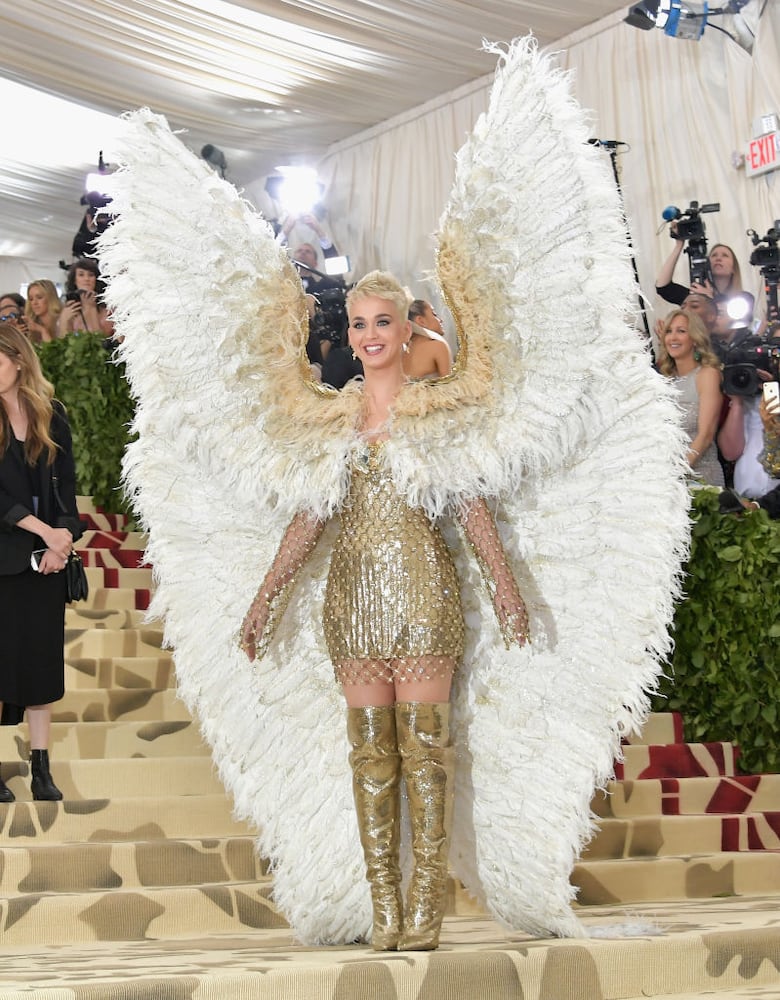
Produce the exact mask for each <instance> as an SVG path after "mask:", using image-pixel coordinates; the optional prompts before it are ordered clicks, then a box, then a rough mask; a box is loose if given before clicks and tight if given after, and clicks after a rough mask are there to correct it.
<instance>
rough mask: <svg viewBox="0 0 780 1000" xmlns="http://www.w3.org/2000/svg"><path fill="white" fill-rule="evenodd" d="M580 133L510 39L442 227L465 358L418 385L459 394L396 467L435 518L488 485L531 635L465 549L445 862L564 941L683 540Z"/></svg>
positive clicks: (659, 407) (672, 410)
mask: <svg viewBox="0 0 780 1000" xmlns="http://www.w3.org/2000/svg"><path fill="white" fill-rule="evenodd" d="M587 129H588V121H587V118H586V117H585V116H584V114H583V112H582V110H581V109H580V108H579V107H578V106H577V104H576V102H575V101H574V100H573V99H572V97H571V94H570V91H569V85H568V80H567V78H566V77H565V76H564V75H563V74H562V73H560V72H559V71H557V70H555V69H554V68H553V67H552V66H551V64H550V62H549V60H548V59H546V58H544V57H542V56H540V55H539V54H538V52H537V50H536V46H535V43H534V42H533V40H524V41H521V42H516V43H514V44H513V45H512V46H511V47H510V48H509V49H508V51H506V52H505V53H502V65H501V66H500V68H499V71H498V74H497V78H496V83H495V86H494V88H493V92H492V96H491V101H490V107H489V110H488V111H487V113H486V114H485V115H483V116H482V117H481V118H480V120H479V121H478V123H477V125H476V127H475V129H474V132H473V135H472V136H471V137H470V139H469V141H468V142H467V143H466V145H465V146H464V148H463V149H462V150H461V151H460V153H459V155H458V164H457V176H456V181H455V185H454V189H453V192H452V196H451V201H450V204H449V205H448V207H447V209H446V211H445V213H444V216H443V218H442V221H441V233H440V253H439V261H438V267H439V278H440V281H441V284H442V289H443V292H444V294H445V297H446V299H447V301H448V302H449V304H450V306H451V308H452V311H453V314H454V316H455V318H456V320H457V321H458V323H459V325H460V328H461V330H460V332H461V336H462V337H463V338H464V343H465V351H464V353H463V356H462V358H461V359H460V360H459V364H460V366H461V373H460V375H459V376H456V378H455V379H453V380H452V382H451V383H450V384H444V385H441V386H439V387H435V386H433V387H430V388H425V389H422V390H419V391H425V392H428V393H429V394H431V395H432V394H434V393H435V392H436V391H438V392H440V393H441V396H442V399H445V400H446V397H447V396H448V395H449V396H450V400H449V402H450V403H452V404H456V403H457V407H456V408H455V409H453V408H452V406H448V405H447V404H446V403H440V405H439V406H438V408H436V409H435V411H434V412H433V413H432V415H431V416H430V418H426V420H424V421H421V420H419V419H415V418H414V415H413V408H412V407H410V408H409V416H408V417H404V416H403V415H401V416H400V417H399V420H398V426H397V428H396V432H397V433H396V434H394V438H393V442H392V447H393V448H394V449H396V451H395V456H396V458H395V461H396V471H397V478H398V480H399V481H406V482H407V483H408V484H409V485H408V487H407V489H408V491H409V493H410V494H412V495H416V496H417V497H419V498H420V499H421V501H422V502H423V503H425V504H426V505H427V506H428V507H429V508H430V509H431V510H432V511H435V510H437V509H439V508H440V507H441V505H442V498H443V496H444V492H445V490H449V491H450V493H452V492H453V491H455V492H457V491H458V490H459V489H460V490H461V491H462V492H463V493H464V494H466V495H468V494H472V493H473V492H474V491H475V490H476V489H481V490H482V491H484V492H486V493H488V494H490V495H492V496H494V497H495V498H497V512H498V517H499V520H500V525H501V528H502V531H503V536H504V541H505V544H506V547H507V549H508V550H509V552H510V553H511V556H512V559H513V561H514V565H515V567H516V568H517V572H518V577H519V582H520V584H521V590H522V591H523V593H524V595H525V597H526V600H527V602H528V604H529V606H530V612H531V633H532V638H533V643H532V645H531V646H530V647H527V648H525V649H522V650H519V649H514V650H509V651H507V650H506V649H504V648H503V647H502V645H501V642H500V638H499V635H498V631H497V629H496V627H495V624H494V620H493V614H492V610H491V608H490V606H489V604H488V602H487V600H486V597H485V592H484V589H482V588H481V587H480V582H479V580H478V579H477V576H476V572H475V570H474V568H473V565H472V562H471V560H470V559H469V558H468V556H467V554H466V553H464V551H463V550H462V548H461V549H460V554H459V569H460V572H461V574H462V577H463V579H464V581H465V585H464V602H465V603H466V611H467V617H468V621H469V623H470V624H471V625H472V626H473V627H471V628H469V639H470V646H469V649H468V651H467V656H466V661H465V663H464V666H463V669H462V670H461V671H460V673H459V675H458V679H457V683H456V691H455V697H454V706H455V716H456V730H457V736H458V744H459V749H460V754H459V762H460V765H459V775H458V790H457V795H458V801H457V803H456V809H455V824H456V826H455V836H454V842H453V852H452V858H453V863H454V866H455V868H456V870H457V872H458V874H459V875H460V876H461V878H462V879H463V881H464V882H465V884H466V885H467V886H468V887H469V888H471V889H472V891H473V892H474V893H475V894H476V895H477V896H478V898H479V899H480V900H482V901H483V902H484V903H485V904H486V905H487V906H488V908H489V909H490V911H491V912H492V913H493V914H494V915H495V916H496V917H498V918H499V919H500V920H502V921H504V922H505V923H506V924H508V925H509V926H511V927H515V928H519V929H523V930H526V931H530V932H532V933H539V934H544V933H550V932H552V933H554V934H560V935H577V934H580V933H582V929H581V927H580V925H579V923H578V921H577V920H576V918H575V917H574V915H573V913H572V910H571V907H570V902H571V899H572V897H573V890H572V889H571V887H570V884H569V877H570V873H571V869H572V867H573V864H574V861H575V860H576V857H577V855H578V852H579V850H580V849H581V847H582V846H583V845H584V844H585V843H586V842H587V840H588V839H589V837H590V836H591V834H592V832H593V823H592V816H591V812H590V800H591V797H592V795H593V792H594V790H595V788H597V787H599V786H602V785H603V784H604V783H605V781H606V780H607V779H608V778H609V777H610V775H611V773H612V770H613V759H614V757H615V756H616V755H617V754H619V752H620V737H621V734H624V733H626V732H628V731H630V730H632V729H635V728H636V727H637V726H639V725H640V724H641V723H642V721H643V720H644V718H645V716H646V713H647V709H648V700H647V692H648V691H651V690H652V689H653V688H654V686H655V683H656V678H657V676H658V672H659V666H658V662H659V658H660V657H662V656H663V655H664V654H665V653H667V652H668V650H669V637H668V625H669V623H670V621H671V618H672V613H673V602H674V598H675V596H676V595H677V594H678V586H679V571H680V563H681V558H682V556H683V554H684V551H685V547H686V544H687V534H688V518H687V510H688V496H687V490H686V489H685V485H684V472H685V467H684V462H683V458H682V456H683V449H684V442H683V438H682V435H681V431H680V427H679V416H678V410H677V407H676V405H675V403H674V402H673V399H672V396H671V390H670V388H669V387H668V385H667V384H666V383H665V380H663V379H662V378H660V377H659V376H657V375H656V374H655V373H654V372H653V371H652V370H651V365H650V359H649V356H648V354H647V351H646V349H645V345H644V344H643V343H642V342H640V338H639V335H638V334H637V333H636V332H635V331H634V330H633V329H632V328H630V326H629V325H628V324H627V322H626V317H627V316H628V314H629V312H630V310H631V309H632V303H633V302H634V301H635V294H634V293H635V286H634V282H633V279H632V274H631V269H630V264H629V256H628V247H627V239H626V232H625V223H624V220H623V218H622V213H621V208H620V205H619V198H618V193H617V190H616V186H615V183H614V180H613V178H612V176H611V172H610V170H609V164H608V163H607V162H605V160H606V157H605V156H604V154H602V153H600V152H599V151H598V150H596V149H594V148H593V147H592V146H590V145H588V144H587V137H588V131H587ZM423 425H425V426H424V427H423ZM410 456H411V457H410ZM415 465H417V466H418V467H419V468H421V469H422V470H423V473H422V474H420V473H419V472H418V471H417V470H415ZM461 470H464V471H463V472H461ZM459 475H460V477H461V479H460V482H458V478H457V477H458V476H459ZM452 543H453V545H456V546H457V545H458V540H457V538H455V537H453V538H452Z"/></svg>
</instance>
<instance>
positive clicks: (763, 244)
mask: <svg viewBox="0 0 780 1000" xmlns="http://www.w3.org/2000/svg"><path fill="white" fill-rule="evenodd" d="M747 235H748V236H749V237H750V239H751V242H752V243H753V246H754V247H755V248H756V249H755V250H754V251H753V253H752V254H751V255H750V263H751V264H752V265H753V267H757V268H759V270H760V271H761V274H762V275H763V277H764V289H765V291H766V298H767V319H768V321H769V323H770V328H769V336H765V337H755V336H750V335H749V334H748V331H747V330H745V331H744V332H743V334H742V336H739V334H738V335H737V337H736V338H735V341H734V344H733V346H731V347H730V348H729V349H728V351H727V353H726V356H725V361H726V364H725V367H724V369H723V391H724V392H725V393H726V395H728V396H756V395H758V393H759V392H761V386H762V384H763V380H762V379H761V378H760V377H759V374H758V373H759V371H762V372H767V373H768V374H769V375H770V376H771V378H772V379H773V380H775V381H777V380H780V340H779V339H778V338H777V337H775V336H772V333H773V332H776V330H773V329H772V326H771V324H777V322H778V321H779V320H780V311H779V310H778V303H777V287H778V283H780V246H778V244H780V221H777V220H776V221H775V223H774V226H773V227H772V228H771V229H769V230H768V231H767V234H766V236H759V235H758V233H757V232H756V231H755V229H748V231H747ZM745 334H748V335H747V336H745Z"/></svg>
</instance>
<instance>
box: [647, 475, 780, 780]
mask: <svg viewBox="0 0 780 1000" xmlns="http://www.w3.org/2000/svg"><path fill="white" fill-rule="evenodd" d="M693 521H694V523H693V538H692V545H691V555H690V559H689V562H688V565H687V567H686V577H685V583H684V587H685V593H686V599H685V600H683V601H681V602H680V604H679V606H678V608H677V612H676V614H675V619H674V640H675V651H674V656H673V660H672V669H671V671H670V673H671V677H669V678H667V679H665V680H664V681H663V682H662V685H661V697H657V698H655V699H654V703H653V708H654V709H655V710H656V711H668V710H670V709H671V710H675V711H679V712H681V713H682V714H683V717H684V720H685V732H686V738H687V739H688V740H689V741H692V742H701V741H718V740H724V739H725V740H732V739H733V740H734V741H735V742H736V743H738V744H739V746H740V748H741V757H740V766H741V768H742V770H743V771H746V772H748V773H761V772H767V771H780V726H779V725H778V717H779V716H780V708H779V706H780V591H779V590H778V583H780V521H771V520H770V519H769V517H768V515H767V514H766V513H765V512H764V511H756V512H752V513H750V514H742V515H735V514H726V515H723V514H720V513H719V512H718V491H717V490H714V489H702V490H697V491H696V493H695V495H694V499H693Z"/></svg>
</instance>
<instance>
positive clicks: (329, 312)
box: [311, 287, 349, 347]
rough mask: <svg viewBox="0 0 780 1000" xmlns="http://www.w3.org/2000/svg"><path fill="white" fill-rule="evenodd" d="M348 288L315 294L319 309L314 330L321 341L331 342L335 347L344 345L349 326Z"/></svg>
mask: <svg viewBox="0 0 780 1000" xmlns="http://www.w3.org/2000/svg"><path fill="white" fill-rule="evenodd" d="M346 296H347V290H346V288H343V287H342V288H324V289H322V291H318V292H315V295H314V297H315V299H316V300H317V308H316V310H315V312H314V319H313V320H312V322H311V326H312V330H313V332H314V334H315V336H316V337H317V338H318V339H319V340H329V341H330V342H331V343H332V344H333V346H334V347H341V346H343V344H344V336H345V334H346V331H347V326H348V325H349V323H348V320H347V298H346Z"/></svg>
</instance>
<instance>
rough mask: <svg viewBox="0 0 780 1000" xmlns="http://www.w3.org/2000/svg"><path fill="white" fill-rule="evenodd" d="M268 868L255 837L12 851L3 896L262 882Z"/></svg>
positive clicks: (5, 862) (6, 855) (5, 861)
mask: <svg viewBox="0 0 780 1000" xmlns="http://www.w3.org/2000/svg"><path fill="white" fill-rule="evenodd" d="M266 871H267V864H266V863H265V862H264V861H263V860H262V859H261V858H259V857H258V856H257V853H256V850H255V844H254V841H253V839H252V838H251V837H228V838H223V839H220V840H209V841H202V840H199V841H187V840H167V841H164V842H160V841H142V842H139V843H131V842H128V843H122V842H121V841H120V842H118V843H112V844H89V843H83V844H72V845H61V844H52V845H51V846H49V847H45V846H41V845H33V846H30V847H29V848H6V849H5V850H4V851H3V854H2V885H3V896H5V897H12V896H20V895H29V894H31V893H46V894H51V893H55V892H68V893H75V892H92V891H108V890H115V889H116V890H119V889H123V890H128V889H136V888H141V889H149V888H163V887H166V886H167V887H173V886H179V887H182V886H190V887H192V886H196V885H201V884H218V883H225V884H228V883H235V882H242V883H245V882H257V881H260V880H264V879H265V878H266Z"/></svg>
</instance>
